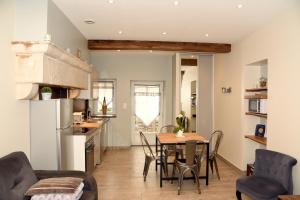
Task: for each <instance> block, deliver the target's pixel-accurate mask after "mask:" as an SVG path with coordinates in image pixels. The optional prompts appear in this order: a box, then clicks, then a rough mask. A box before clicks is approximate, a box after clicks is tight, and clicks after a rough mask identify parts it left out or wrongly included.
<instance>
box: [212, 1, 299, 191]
mask: <svg viewBox="0 0 300 200" xmlns="http://www.w3.org/2000/svg"><path fill="white" fill-rule="evenodd" d="M299 4H300V3H299ZM299 4H298V6H297V7H294V8H293V9H291V10H289V11H287V12H286V13H285V14H282V15H281V16H278V17H277V18H276V19H274V20H273V21H272V22H270V23H269V24H268V25H266V26H264V27H262V28H261V29H259V30H258V31H256V32H255V33H253V34H251V35H250V36H248V37H247V38H245V39H243V40H242V41H240V42H237V43H235V44H233V45H232V52H231V53H229V54H217V55H216V56H215V75H214V79H215V92H214V95H215V97H214V98H215V113H214V114H215V126H216V128H219V129H222V130H223V131H224V134H225V136H224V140H223V143H222V144H221V146H220V152H219V153H220V154H221V155H222V156H223V157H225V158H226V159H227V160H229V161H230V162H232V163H233V164H235V165H236V166H237V167H239V168H240V169H243V170H244V169H245V167H246V163H245V160H244V158H243V155H244V154H247V153H254V152H249V151H248V150H249V149H247V145H246V144H245V143H246V139H245V138H244V137H243V135H244V133H242V127H241V124H242V122H241V119H242V118H243V116H244V113H242V101H243V97H242V84H243V75H242V72H243V67H245V66H246V65H247V64H249V63H252V62H255V61H259V60H262V59H268V85H269V91H268V97H269V98H268V144H267V149H271V150H275V151H279V152H283V153H286V154H289V155H291V156H294V157H295V158H296V159H297V160H298V161H300V154H299V141H300V132H299V130H300V129H299V119H300V112H299V111H300V93H299V92H298V90H297V89H298V86H299V85H300V79H299V74H300V68H299V66H300V57H299V52H300V45H299V44H300V37H299V35H300V5H299ZM224 85H227V86H232V89H233V92H232V93H231V94H230V95H224V94H222V93H221V89H220V88H221V87H222V86H224ZM241 150H242V151H241ZM293 173H294V174H293V177H294V191H295V193H297V194H299V193H300V165H299V163H298V165H297V166H296V167H295V168H294V171H293Z"/></svg>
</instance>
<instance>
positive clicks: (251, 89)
mask: <svg viewBox="0 0 300 200" xmlns="http://www.w3.org/2000/svg"><path fill="white" fill-rule="evenodd" d="M245 91H246V92H263V91H268V88H267V87H261V88H250V89H246V90H245Z"/></svg>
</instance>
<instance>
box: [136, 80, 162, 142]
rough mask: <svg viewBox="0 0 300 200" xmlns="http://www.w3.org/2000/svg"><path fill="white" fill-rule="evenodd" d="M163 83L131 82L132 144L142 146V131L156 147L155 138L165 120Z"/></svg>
mask: <svg viewBox="0 0 300 200" xmlns="http://www.w3.org/2000/svg"><path fill="white" fill-rule="evenodd" d="M163 96H164V95H163V82H162V81H132V82H131V101H132V115H131V144H132V145H141V141H140V134H139V132H140V131H142V132H143V133H144V134H145V136H146V138H147V139H148V141H149V144H150V145H155V136H156V133H158V132H159V128H160V127H161V126H162V120H163V109H162V108H163Z"/></svg>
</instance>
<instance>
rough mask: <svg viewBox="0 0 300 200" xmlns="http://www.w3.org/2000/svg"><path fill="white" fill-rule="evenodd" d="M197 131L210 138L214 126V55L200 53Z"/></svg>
mask: <svg viewBox="0 0 300 200" xmlns="http://www.w3.org/2000/svg"><path fill="white" fill-rule="evenodd" d="M198 66H199V70H198V74H199V76H198V80H199V81H198V97H197V99H198V100H197V101H198V102H197V103H198V106H197V132H198V133H201V134H202V135H205V136H206V138H207V139H208V138H210V134H211V132H212V128H213V127H212V126H213V116H212V113H213V105H212V104H213V103H212V102H213V99H212V96H213V93H212V91H213V56H212V55H199V64H198Z"/></svg>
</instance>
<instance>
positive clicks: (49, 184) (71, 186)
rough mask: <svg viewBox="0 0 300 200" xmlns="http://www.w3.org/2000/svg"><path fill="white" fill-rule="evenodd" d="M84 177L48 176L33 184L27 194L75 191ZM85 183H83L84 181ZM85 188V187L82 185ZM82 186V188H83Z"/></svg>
mask: <svg viewBox="0 0 300 200" xmlns="http://www.w3.org/2000/svg"><path fill="white" fill-rule="evenodd" d="M82 181H83V179H82V178H77V177H60V178H47V179H42V180H40V181H38V182H37V183H35V184H34V185H32V186H31V187H30V188H29V189H28V191H27V192H26V194H25V195H26V196H33V195H37V194H51V193H68V194H72V193H75V192H76V190H77V189H78V187H79V186H80V184H81V183H82ZM82 185H83V183H82ZM82 188H83V187H82ZM82 188H81V190H82Z"/></svg>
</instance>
